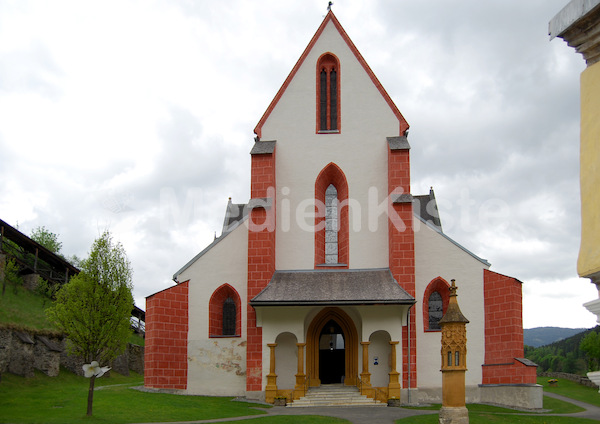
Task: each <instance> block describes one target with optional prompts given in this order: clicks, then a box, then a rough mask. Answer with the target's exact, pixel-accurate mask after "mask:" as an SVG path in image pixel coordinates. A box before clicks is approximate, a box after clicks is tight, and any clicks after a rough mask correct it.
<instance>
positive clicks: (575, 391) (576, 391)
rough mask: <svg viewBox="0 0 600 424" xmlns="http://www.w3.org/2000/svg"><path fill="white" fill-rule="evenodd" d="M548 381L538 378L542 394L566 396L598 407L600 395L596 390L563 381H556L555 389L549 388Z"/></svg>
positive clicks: (544, 378) (546, 378) (545, 378)
mask: <svg viewBox="0 0 600 424" xmlns="http://www.w3.org/2000/svg"><path fill="white" fill-rule="evenodd" d="M548 380H549V378H548V377H538V380H537V382H538V384H541V385H542V386H544V392H549V393H556V394H557V395H562V396H566V397H569V398H571V399H575V400H579V401H581V402H585V403H589V404H591V405H596V406H599V407H600V393H598V389H594V388H592V387H586V386H582V385H581V384H577V383H575V382H573V381H569V380H563V379H559V380H558V385H557V386H556V387H550V385H549V384H548Z"/></svg>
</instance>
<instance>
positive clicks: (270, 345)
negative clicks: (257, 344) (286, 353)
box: [267, 343, 277, 347]
mask: <svg viewBox="0 0 600 424" xmlns="http://www.w3.org/2000/svg"><path fill="white" fill-rule="evenodd" d="M267 346H269V347H277V343H267Z"/></svg>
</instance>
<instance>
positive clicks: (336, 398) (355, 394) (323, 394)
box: [288, 384, 387, 408]
mask: <svg viewBox="0 0 600 424" xmlns="http://www.w3.org/2000/svg"><path fill="white" fill-rule="evenodd" d="M288 406H289V407H295V408H299V407H311V406H312V407H314V406H387V405H386V404H384V403H381V402H379V401H375V400H373V399H369V398H367V397H366V396H365V395H361V394H360V392H359V390H358V388H357V387H355V386H344V385H342V384H324V385H321V386H320V387H311V388H310V389H308V392H307V393H306V395H305V396H303V397H301V398H300V399H298V400H295V401H294V402H293V403H291V404H289V405H288Z"/></svg>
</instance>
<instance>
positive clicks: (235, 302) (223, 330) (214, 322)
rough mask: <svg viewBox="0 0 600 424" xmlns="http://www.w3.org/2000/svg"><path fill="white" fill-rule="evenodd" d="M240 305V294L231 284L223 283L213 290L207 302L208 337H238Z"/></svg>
mask: <svg viewBox="0 0 600 424" xmlns="http://www.w3.org/2000/svg"><path fill="white" fill-rule="evenodd" d="M241 306H242V302H241V299H240V295H239V294H238V292H237V291H236V290H235V289H234V288H233V287H232V286H231V285H229V284H223V285H222V286H221V287H219V288H218V289H217V290H215V291H214V293H213V294H212V296H211V298H210V300H209V304H208V314H209V326H208V335H209V337H240V336H241V334H242V310H241Z"/></svg>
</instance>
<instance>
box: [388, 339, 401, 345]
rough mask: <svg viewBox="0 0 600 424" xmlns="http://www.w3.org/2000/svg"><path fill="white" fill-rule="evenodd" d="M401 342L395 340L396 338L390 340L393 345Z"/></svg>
mask: <svg viewBox="0 0 600 424" xmlns="http://www.w3.org/2000/svg"><path fill="white" fill-rule="evenodd" d="M399 343H400V342H399V341H395V340H391V341H390V344H391V345H397V344H399Z"/></svg>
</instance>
